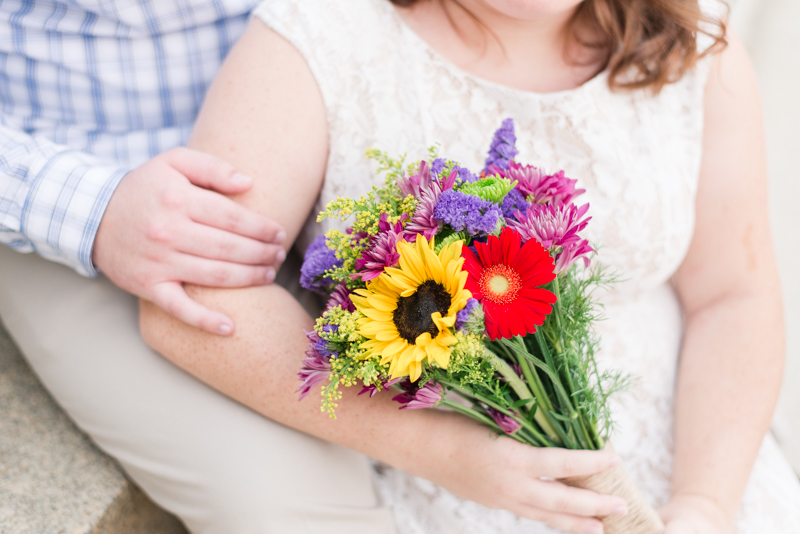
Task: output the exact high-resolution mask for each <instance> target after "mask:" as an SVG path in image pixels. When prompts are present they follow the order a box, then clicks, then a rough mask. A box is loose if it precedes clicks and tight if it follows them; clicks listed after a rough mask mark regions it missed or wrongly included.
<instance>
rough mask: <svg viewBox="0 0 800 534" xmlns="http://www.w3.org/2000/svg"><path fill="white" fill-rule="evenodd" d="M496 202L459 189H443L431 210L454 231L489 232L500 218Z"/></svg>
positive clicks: (436, 217) (493, 229) (494, 227)
mask: <svg viewBox="0 0 800 534" xmlns="http://www.w3.org/2000/svg"><path fill="white" fill-rule="evenodd" d="M500 215H501V214H500V209H499V208H498V207H497V204H495V203H493V202H490V201H488V200H483V199H482V198H480V197H476V196H474V195H467V194H465V193H462V192H460V191H454V190H452V189H451V190H449V191H445V192H444V193H442V194H441V196H440V197H439V201H438V202H437V203H436V206H435V208H434V210H433V216H434V218H435V219H436V220H437V221H439V222H443V223H445V224H449V225H450V227H451V228H453V230H455V231H456V232H461V231H464V230H466V231H467V233H469V234H470V235H477V234H491V233H492V232H494V231H495V229H496V228H497V221H498V220H499V218H500Z"/></svg>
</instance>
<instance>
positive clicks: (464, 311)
mask: <svg viewBox="0 0 800 534" xmlns="http://www.w3.org/2000/svg"><path fill="white" fill-rule="evenodd" d="M479 305H480V302H478V299H469V300H467V305H466V306H464V307H463V308H461V310H459V312H458V313H457V314H456V324H455V329H456V332H460V331H461V330H462V329H463V328H464V324H465V323H466V322H467V320H469V316H470V314H471V313H472V311H473V310H474V309H475V308H477V307H478V306H479Z"/></svg>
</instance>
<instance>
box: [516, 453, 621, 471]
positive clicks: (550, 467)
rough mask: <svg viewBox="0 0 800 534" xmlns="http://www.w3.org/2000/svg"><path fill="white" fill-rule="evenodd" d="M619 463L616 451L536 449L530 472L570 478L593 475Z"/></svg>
mask: <svg viewBox="0 0 800 534" xmlns="http://www.w3.org/2000/svg"><path fill="white" fill-rule="evenodd" d="M618 463H619V457H618V456H617V454H616V453H615V452H614V451H572V450H567V449H559V448H556V447H543V448H540V449H536V454H535V455H533V458H532V460H531V469H530V473H531V474H533V475H535V476H537V477H547V478H569V477H581V476H587V475H593V474H595V473H599V472H600V471H605V470H606V469H608V468H610V467H614V466H615V465H617V464H618Z"/></svg>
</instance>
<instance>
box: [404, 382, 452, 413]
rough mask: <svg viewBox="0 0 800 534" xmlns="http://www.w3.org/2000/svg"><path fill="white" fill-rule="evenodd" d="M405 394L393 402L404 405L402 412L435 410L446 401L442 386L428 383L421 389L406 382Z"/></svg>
mask: <svg viewBox="0 0 800 534" xmlns="http://www.w3.org/2000/svg"><path fill="white" fill-rule="evenodd" d="M403 389H404V390H405V393H401V394H400V395H396V396H395V397H394V398H393V399H392V400H395V401H397V402H399V403H400V404H402V405H403V406H401V407H400V409H401V410H406V409H408V410H421V409H423V408H433V407H434V406H436V405H437V404H439V403H440V402H442V400H444V389H443V388H442V386H441V385H439V384H435V383H433V382H428V383H427V384H425V385H424V386H423V387H421V388H417V387H416V386H415V385H413V384H411V383H410V382H408V381H406V382H404V383H403Z"/></svg>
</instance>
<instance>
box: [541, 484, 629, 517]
mask: <svg viewBox="0 0 800 534" xmlns="http://www.w3.org/2000/svg"><path fill="white" fill-rule="evenodd" d="M530 497H531V500H530V502H529V504H530V505H532V506H536V507H537V508H541V509H543V510H547V511H550V512H554V513H561V514H572V515H580V516H587V517H605V516H607V515H624V514H626V513H627V512H628V505H627V503H626V502H625V501H624V500H623V499H621V498H619V497H614V496H612V495H601V494H599V493H595V492H594V491H589V490H585V489H580V488H573V487H570V486H567V485H565V484H562V483H561V482H556V481H545V480H537V481H535V482H534V484H533V485H532V487H531V489H530Z"/></svg>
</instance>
